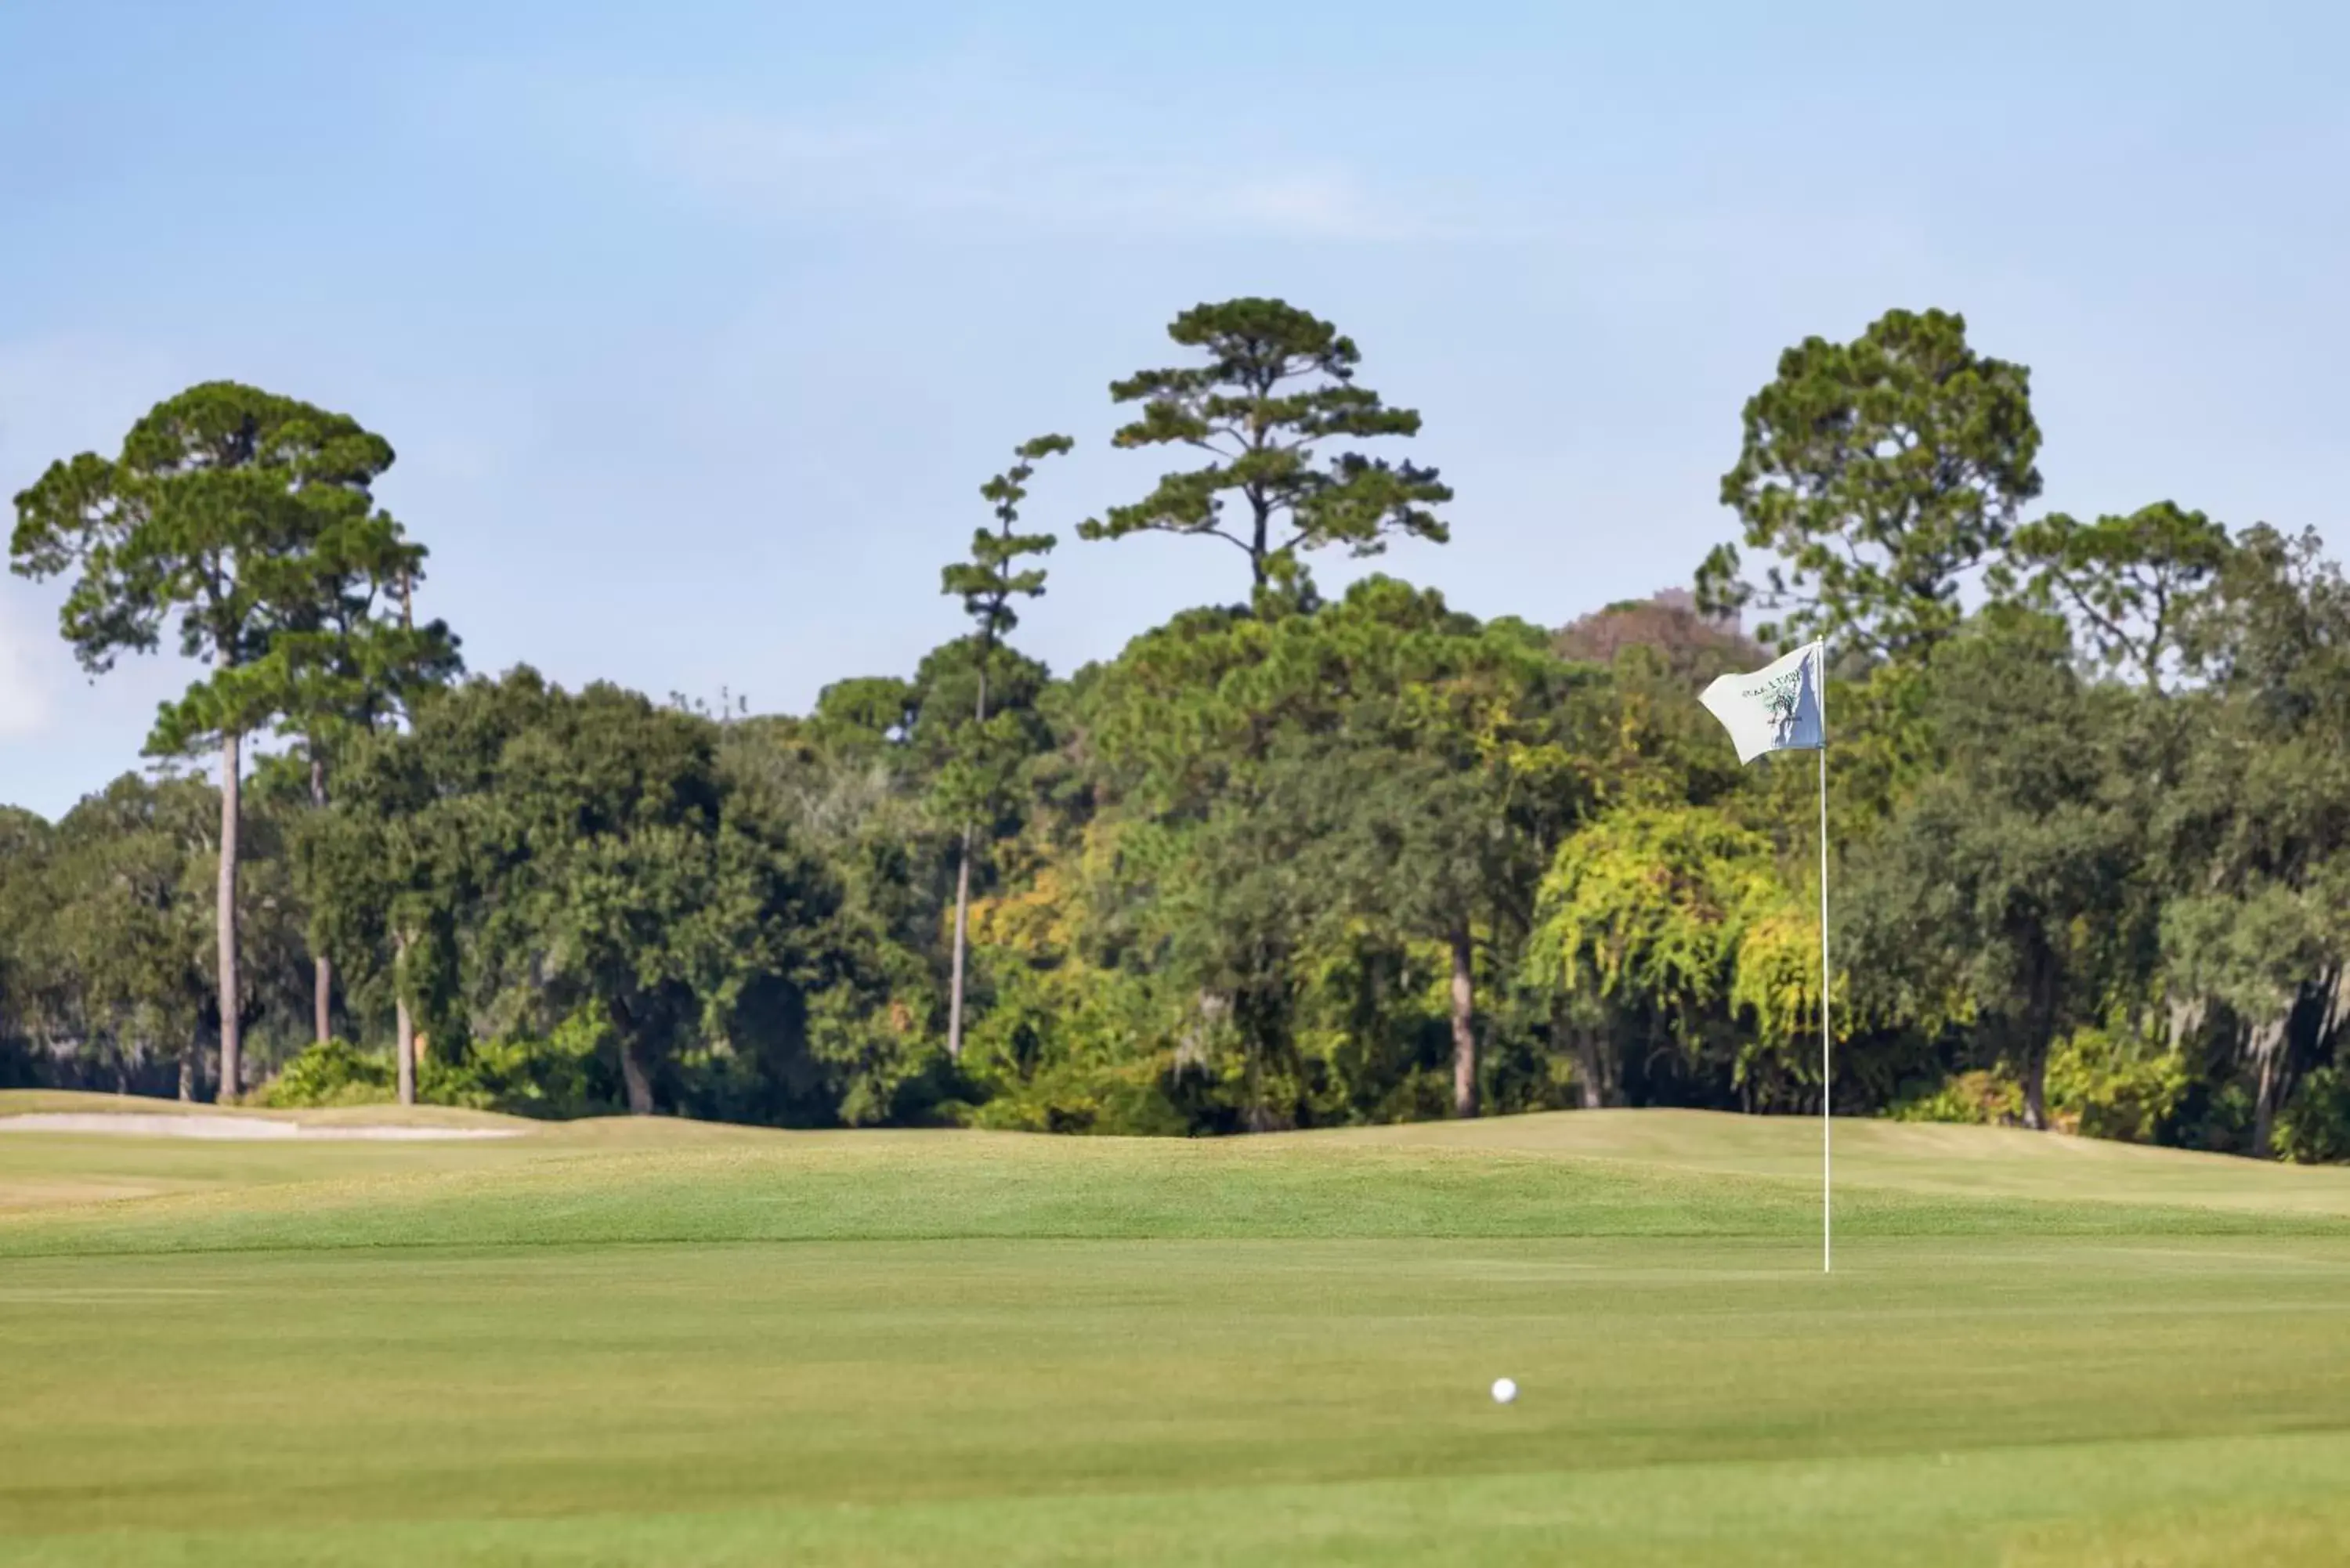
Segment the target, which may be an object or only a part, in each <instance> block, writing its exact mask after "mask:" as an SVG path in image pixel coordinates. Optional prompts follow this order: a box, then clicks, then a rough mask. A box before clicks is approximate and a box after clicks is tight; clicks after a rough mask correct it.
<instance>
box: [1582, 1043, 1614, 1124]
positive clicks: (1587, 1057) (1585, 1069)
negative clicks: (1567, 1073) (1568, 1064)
mask: <svg viewBox="0 0 2350 1568" xmlns="http://www.w3.org/2000/svg"><path fill="white" fill-rule="evenodd" d="M1575 1087H1576V1088H1577V1089H1578V1090H1580V1091H1581V1092H1582V1096H1583V1108H1584V1109H1585V1110H1586V1111H1596V1110H1599V1109H1601V1108H1602V1107H1604V1106H1606V1105H1607V1098H1608V1096H1607V1063H1606V1062H1605V1060H1603V1059H1602V1057H1601V1056H1600V1054H1599V1031H1598V1030H1596V1029H1577V1030H1575Z"/></svg>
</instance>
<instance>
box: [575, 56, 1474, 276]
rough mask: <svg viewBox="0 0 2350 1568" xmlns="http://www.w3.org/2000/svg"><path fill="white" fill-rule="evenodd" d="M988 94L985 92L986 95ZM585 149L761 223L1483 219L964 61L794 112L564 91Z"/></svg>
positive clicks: (1455, 222)
mask: <svg viewBox="0 0 2350 1568" xmlns="http://www.w3.org/2000/svg"><path fill="white" fill-rule="evenodd" d="M973 84H983V85H976V86H975V85H973ZM550 107H551V109H552V112H553V114H554V115H555V116H556V117H557V118H558V119H561V120H564V121H567V123H568V127H569V132H570V134H571V135H572V136H573V137H574V139H585V140H590V141H592V142H594V143H597V144H599V145H600V146H601V148H602V149H603V151H604V152H605V153H606V155H608V156H617V157H619V158H620V159H622V160H624V161H627V162H628V163H629V164H630V165H631V166H633V167H634V168H635V169H636V170H637V171H638V172H639V173H640V174H643V175H646V176H648V177H650V178H652V179H655V180H658V181H661V182H667V183H670V184H672V185H675V186H678V187H681V188H682V189H685V190H689V191H691V192H694V193H695V194H696V195H698V196H700V197H702V199H705V200H707V201H710V202H716V203H721V204H723V205H725V206H727V207H729V208H732V209H734V210H737V211H740V212H742V213H744V214H745V215H749V216H758V217H772V216H784V217H790V216H802V215H808V214H814V213H837V214H847V215H855V216H874V217H881V218H885V219H890V220H896V221H907V222H920V221H928V220H949V221H956V222H963V223H1007V224H1022V225H1026V226H1030V227H1035V228H1039V229H1043V230H1045V231H1048V232H1082V233H1087V234H1105V233H1106V234H1118V235H1133V236H1136V237H1144V238H1151V237H1162V236H1168V235H1210V236H1225V235H1261V236H1265V237H1272V238H1282V239H1299V240H1347V241H1395V240H1419V239H1429V238H1441V237H1446V236H1449V235H1453V234H1460V233H1462V232H1465V231H1467V230H1468V229H1470V228H1471V227H1472V226H1473V225H1471V224H1469V223H1465V222H1462V221H1461V220H1460V219H1459V218H1458V217H1452V216H1448V215H1446V214H1445V213H1443V212H1442V211H1441V210H1440V209H1441V204H1440V203H1438V202H1433V201H1431V200H1430V199H1429V197H1428V196H1427V195H1426V194H1425V193H1415V192H1404V191H1401V190H1398V189H1394V188H1392V187H1391V186H1390V185H1389V183H1388V182H1384V181H1378V180H1374V179H1371V178H1369V177H1367V175H1366V174H1365V173H1363V172H1362V171H1360V170H1359V169H1358V168H1357V167H1356V166H1355V165H1354V164H1353V163H1351V162H1350V161H1347V160H1345V159H1342V158H1333V157H1330V156H1327V155H1326V154H1324V153H1321V152H1317V151H1311V150H1306V149H1302V148H1295V147H1290V148H1284V147H1283V146H1282V145H1281V144H1280V139H1279V138H1278V137H1274V136H1271V135H1270V133H1266V132H1263V131H1262V130H1259V131H1255V132H1253V133H1251V134H1246V135H1243V134H1242V133H1241V132H1239V131H1236V130H1220V129H1218V128H1216V127H1214V126H1213V125H1212V124H1202V123H1199V122H1193V123H1190V124H1186V125H1182V126H1180V127H1176V128H1173V129H1172V130H1166V131H1158V130H1154V128H1153V126H1152V125H1151V124H1150V122H1149V118H1148V117H1147V116H1143V117H1138V116H1136V115H1135V114H1134V113H1132V112H1131V109H1130V106H1124V105H1120V104H1118V103H1115V102H1111V101H1105V100H1098V99H1089V98H1087V96H1086V95H1085V94H1084V93H1083V92H1082V91H1081V90H1078V89H1072V88H1066V87H1063V86H1059V85H1055V86H1053V87H1051V88H1040V87H1038V86H1037V85H1036V84H1035V83H1032V82H1028V81H1025V80H1024V79H1023V78H1021V77H1020V76H1019V75H1018V73H1016V72H1014V71H1010V70H1008V69H1006V68H1005V67H1003V66H1002V64H1001V63H1000V62H996V61H987V62H979V63H973V62H968V61H962V62H956V63H955V64H954V66H953V67H952V68H946V67H933V68H931V69H926V70H924V71H921V72H919V73H914V74H910V75H906V74H901V75H899V76H897V77H895V78H892V79H890V80H889V81H887V82H875V83H872V84H868V86H867V87H865V88H863V90H860V91H858V93H857V94H855V95H854V96H853V97H851V98H849V99H846V100H843V101H837V102H833V103H829V104H825V105H821V106H808V107H806V108H795V109H780V110H779V109H766V108H764V107H745V106H743V105H742V104H740V103H739V102H738V103H728V102H725V101H723V100H721V101H717V102H712V101H711V100H710V99H707V98H704V97H695V96H689V95H683V94H679V93H676V92H673V91H652V90H646V89H641V88H639V89H636V90H633V91H631V90H628V89H619V90H615V89H614V88H610V87H608V86H607V87H606V88H601V89H599V90H598V91H595V92H593V93H577V94H566V95H564V99H563V101H562V102H560V103H559V104H556V105H552V106H550Z"/></svg>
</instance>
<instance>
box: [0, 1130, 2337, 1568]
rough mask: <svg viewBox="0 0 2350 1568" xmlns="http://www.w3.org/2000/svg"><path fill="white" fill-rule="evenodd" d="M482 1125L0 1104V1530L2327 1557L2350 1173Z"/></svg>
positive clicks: (1212, 1547) (1706, 1142)
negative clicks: (318, 1127) (175, 1127)
mask: <svg viewBox="0 0 2350 1568" xmlns="http://www.w3.org/2000/svg"><path fill="white" fill-rule="evenodd" d="M66 1104H67V1101H66V1098H65V1097H60V1096H45V1097H40V1098H39V1099H37V1100H36V1097H34V1096H0V1115H5V1113H7V1112H9V1111H28V1110H38V1109H58V1108H66ZM72 1104H73V1106H74V1108H87V1107H99V1106H104V1105H106V1104H109V1102H105V1101H99V1100H96V1099H95V1098H91V1099H88V1100H76V1101H73V1102H72ZM139 1108H141V1109H151V1108H153V1107H152V1106H151V1103H149V1102H140V1107H139ZM394 1114H396V1113H391V1112H389V1111H383V1112H368V1113H359V1112H344V1113H334V1114H332V1115H330V1116H325V1117H322V1118H318V1119H323V1120H327V1121H329V1122H331V1121H333V1120H335V1119H336V1118H338V1117H339V1118H340V1119H341V1120H342V1121H343V1122H345V1123H351V1122H364V1121H367V1120H369V1119H375V1120H383V1119H386V1118H388V1117H389V1116H392V1115H394ZM452 1120H457V1121H464V1122H467V1123H468V1124H470V1125H475V1126H482V1127H487V1126H489V1125H491V1124H490V1121H489V1119H488V1118H452ZM507 1125H509V1126H511V1127H515V1129H516V1130H518V1131H519V1132H520V1134H521V1136H518V1137H511V1138H502V1139H480V1140H469V1141H450V1142H419V1143H367V1142H361V1141H328V1140H316V1141H313V1140H309V1139H301V1140H291V1141H282V1142H272V1143H221V1142H213V1141H209V1140H196V1139H179V1138H165V1137H108V1136H98V1135H90V1134H65V1133H42V1132H17V1133H11V1134H6V1135H5V1136H0V1345H5V1352H6V1363H5V1365H6V1371H5V1386H6V1395H5V1399H0V1560H5V1561H7V1562H10V1563H54V1564H98V1563H141V1564H143V1563H172V1564H199V1563H221V1564H228V1563H350V1564H362V1563H411V1562H415V1563H543V1564H574V1563H577V1564H586V1563H595V1564H639V1563H744V1564H749V1563H773V1562H785V1561H788V1562H791V1563H827V1564H828V1563H854V1564H873V1565H881V1564H929V1563H1024V1564H1027V1563H1034V1564H1043V1563H1056V1564H1057V1563H1068V1564H1076V1563H1103V1562H1121V1563H1185V1564H1205V1563H1398V1564H1402V1563H1461V1564H1470V1563H1476V1564H1489V1563H1528V1564H1532V1563H1562V1562H1571V1563H1641V1564H1651V1563H1653V1564H1683V1563H1697V1564H1763V1563H1772V1564H1789V1565H1794V1564H1812V1563H1921V1564H1945V1563H1947V1564H2058V1563H2095V1564H2125V1563H2126V1564H2142V1565H2147V1568H2157V1565H2169V1564H2189V1563H2194V1564H2218V1563H2245V1562H2260V1563H2288V1564H2293V1563H2309V1564H2332V1563H2341V1562H2344V1561H2350V1486H2345V1482H2344V1478H2345V1476H2350V1170H2344V1169H2339V1168H2310V1169H2300V1168H2282V1167H2275V1166H2263V1165H2255V1164H2252V1163H2250V1162H2242V1161H2229V1160H2223V1159H2218V1158H2207V1157H2199V1156H2193V1155H2185V1154H2178V1153H2170V1152H2163V1151H2153V1150H2144V1149H2134V1148H2122V1147H2115V1146H2101V1145H2095V1144H2085V1143H2080V1142H2075V1141H2073V1140H2065V1139H2056V1138H2047V1137H2033V1136H2031V1135H2023V1134H2007V1133H2002V1132H1999V1131H1995V1130H1991V1129H1973V1128H1948V1127H1900V1126H1894V1125H1890V1124H1881V1123H1867V1124H1854V1125H1851V1126H1849V1127H1839V1137H1840V1139H1841V1140H1842V1142H1843V1145H1844V1151H1845V1158H1844V1162H1843V1164H1844V1175H1845V1179H1846V1181H1847V1182H1848V1184H1849V1185H1848V1187H1847V1189H1846V1192H1845V1194H1844V1201H1843V1202H1842V1203H1841V1204H1840V1212H1839V1224H1840V1229H1839V1238H1840V1239H1839V1250H1838V1258H1837V1262H1838V1269H1837V1272H1836V1273H1835V1275H1834V1276H1833V1277H1832V1278H1828V1279H1823V1278H1821V1277H1820V1275H1819V1273H1818V1272H1817V1271H1818V1248H1817V1229H1816V1227H1817V1219H1818V1211H1817V1191H1816V1186H1815V1185H1814V1184H1815V1181H1816V1170H1815V1167H1814V1166H1813V1165H1811V1164H1810V1163H1808V1162H1810V1161H1815V1160H1816V1158H1817V1142H1816V1139H1817V1136H1818V1127H1817V1124H1816V1123H1814V1124H1808V1125H1806V1124H1804V1123H1802V1122H1790V1121H1770V1120H1761V1119H1742V1118H1735V1117H1726V1116H1700V1115H1695V1114H1683V1113H1671V1112H1649V1113H1577V1114H1569V1115H1563V1116H1540V1117H1528V1118H1520V1119H1505V1120H1496V1121H1492V1122H1486V1123H1480V1124H1445V1125H1437V1126H1419V1127H1397V1128H1379V1129H1362V1130H1358V1131H1352V1132H1346V1133H1337V1134H1303V1135H1292V1136H1284V1137H1267V1138H1260V1139H1249V1140H1230V1141H1222V1142H1212V1143H1211V1142H1181V1141H1172V1140H1170V1141H1141V1140H1112V1139H1097V1140H1096V1139H1045V1138H1026V1137H1010V1136H991V1135H978V1134H959V1133H936V1134H929V1133H908V1132H900V1133H879V1134H871V1135H862V1134H838V1133H832V1134H791V1133H774V1132H754V1131H750V1130H747V1129H728V1128H711V1127H692V1126H687V1125H681V1124H677V1123H669V1122H655V1123H645V1122H637V1123H629V1122H596V1123H585V1124H573V1125H570V1126H568V1127H535V1126H531V1125H529V1124H507ZM1505 1374H1506V1375H1508V1376H1513V1377H1515V1378H1516V1379H1517V1380H1518V1382H1519V1384H1520V1385H1521V1386H1522V1388H1523V1394H1522V1396H1521V1397H1520V1399H1519V1401H1518V1403H1517V1404H1516V1405H1515V1406H1513V1407H1508V1408H1502V1407H1496V1406H1494V1405H1493V1404H1492V1403H1491V1401H1490V1400H1489V1399H1488V1398H1487V1397H1486V1395H1485V1389H1486V1386H1487V1385H1488V1384H1489V1383H1490V1382H1491V1381H1492V1378H1494V1377H1495V1376H1502V1375H1505Z"/></svg>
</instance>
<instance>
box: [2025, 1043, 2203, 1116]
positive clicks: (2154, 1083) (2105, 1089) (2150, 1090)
mask: <svg viewBox="0 0 2350 1568" xmlns="http://www.w3.org/2000/svg"><path fill="white" fill-rule="evenodd" d="M2189 1081H2190V1075H2189V1072H2188V1068H2187V1061H2186V1058H2185V1057H2184V1056H2183V1055H2181V1054H2179V1053H2178V1051H2175V1050H2166V1049H2159V1048H2157V1047H2155V1046H2153V1045H2151V1044H2148V1043H2147V1042H2145V1041H2142V1040H2134V1039H2131V1038H2129V1037H2127V1036H2116V1035H2113V1034H2109V1033H2106V1032H2105V1031H2104V1030H2102V1029H2083V1030H2080V1031H2078V1032H2076V1033H2074V1034H2073V1036H2072V1037H2071V1038H2069V1039H2067V1040H2065V1041H2064V1042H2063V1043H2062V1044H2059V1045H2058V1046H2057V1047H2056V1049H2055V1050H2054V1051H2053V1052H2051V1053H2050V1054H2049V1057H2048V1106H2049V1109H2050V1111H2051V1112H2052V1113H2053V1115H2054V1120H2055V1122H2056V1125H2057V1126H2059V1127H2064V1129H2065V1130H2067V1131H2070V1132H2079V1133H2082V1134H2085V1136H2087V1137H2105V1138H2116V1139H2119V1140H2120V1141H2122V1142H2124V1143H2153V1142H2155V1141H2156V1140H2157V1139H2158V1137H2160V1135H2161V1133H2162V1131H2163V1128H2164V1127H2165V1126H2166V1124H2168V1122H2169V1120H2170V1118H2171V1116H2172V1115H2173V1114H2174V1113H2175V1112H2176V1111H2177V1110H2178V1106H2179V1102H2180V1101H2181V1100H2183V1099H2184V1098H2185V1097H2186V1095H2187V1089H2188V1085H2189Z"/></svg>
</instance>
